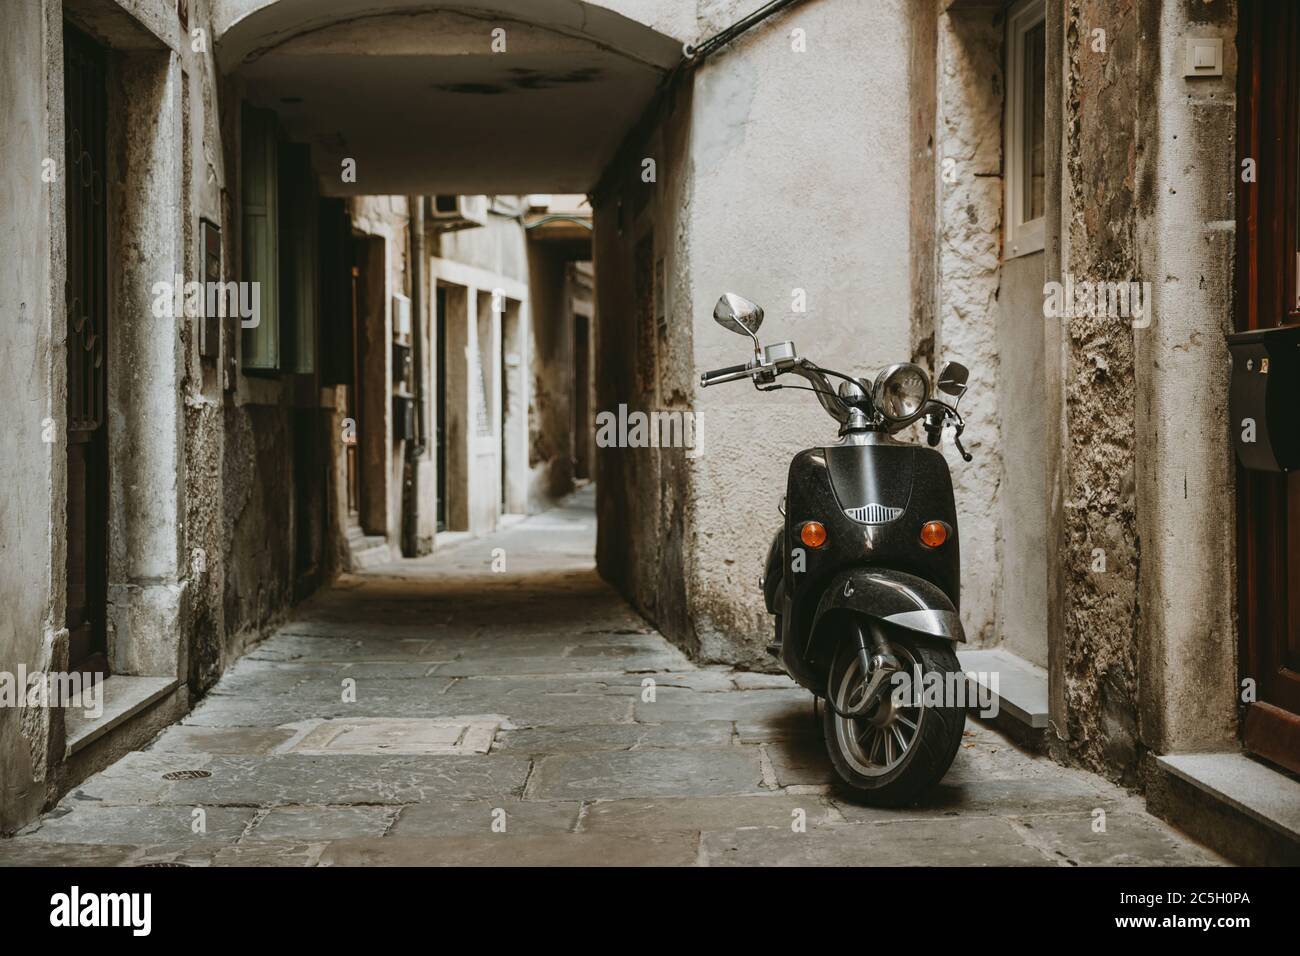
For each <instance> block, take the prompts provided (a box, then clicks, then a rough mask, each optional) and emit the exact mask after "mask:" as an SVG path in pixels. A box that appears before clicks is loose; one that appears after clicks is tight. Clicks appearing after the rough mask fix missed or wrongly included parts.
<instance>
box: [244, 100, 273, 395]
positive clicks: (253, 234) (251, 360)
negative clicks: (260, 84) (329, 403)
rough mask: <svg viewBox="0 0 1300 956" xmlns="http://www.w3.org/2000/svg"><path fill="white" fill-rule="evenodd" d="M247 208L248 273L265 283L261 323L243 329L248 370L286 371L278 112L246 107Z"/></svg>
mask: <svg viewBox="0 0 1300 956" xmlns="http://www.w3.org/2000/svg"><path fill="white" fill-rule="evenodd" d="M242 112H243V123H242V130H241V136H242V140H243V142H242V150H241V152H242V154H243V155H242V160H243V161H242V165H241V187H242V188H241V200H242V202H241V206H242V219H241V223H242V226H243V230H242V236H241V241H242V244H243V275H242V277H241V278H242V279H243V281H245V282H257V283H259V293H260V296H259V302H258V304H259V310H260V311H259V314H258V318H259V322H258V325H257V326H256V327H255V328H246V329H244V330H243V337H244V342H243V353H244V354H243V366H244V368H246V369H270V370H274V369H278V368H279V367H280V288H279V272H280V270H279V247H278V246H279V222H278V212H279V211H278V208H277V207H278V186H279V182H278V180H279V176H278V169H277V162H278V159H277V154H276V151H277V144H276V130H275V114H274V113H271V112H269V111H267V110H258V109H254V108H252V107H250V106H248V105H247V104H244V108H243V111H242Z"/></svg>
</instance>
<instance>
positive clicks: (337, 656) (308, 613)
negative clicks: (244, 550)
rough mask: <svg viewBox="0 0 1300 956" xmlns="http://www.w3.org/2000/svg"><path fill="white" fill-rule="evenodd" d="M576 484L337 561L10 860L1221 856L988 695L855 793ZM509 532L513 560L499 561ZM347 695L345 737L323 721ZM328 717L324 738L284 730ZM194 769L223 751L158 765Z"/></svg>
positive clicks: (524, 861) (762, 682) (939, 860)
mask: <svg viewBox="0 0 1300 956" xmlns="http://www.w3.org/2000/svg"><path fill="white" fill-rule="evenodd" d="M584 496H585V497H584ZM584 496H579V497H578V498H577V499H575V500H574V501H573V502H571V503H570V504H568V505H566V506H564V507H563V508H561V509H559V510H558V511H556V512H551V513H549V514H548V515H547V516H543V517H544V518H545V519H546V520H549V521H552V522H553V523H554V524H555V528H553V529H551V530H547V531H542V530H539V524H540V523H541V520H540V519H537V520H530V521H525V522H522V523H520V524H516V525H513V526H511V527H510V528H508V529H506V530H504V531H502V532H499V533H497V534H495V535H492V536H490V537H487V538H484V539H481V540H477V541H468V542H465V543H462V544H460V545H458V546H456V547H454V548H452V549H448V550H443V551H440V552H439V553H435V554H434V555H431V556H429V557H427V558H422V559H417V560H414V561H402V562H395V563H393V564H390V565H386V566H384V567H383V568H381V569H377V570H376V571H374V572H370V573H366V574H361V575H347V576H344V577H343V578H342V579H340V581H339V582H338V586H336V587H332V588H328V589H326V590H324V591H322V592H320V593H318V594H317V595H315V596H313V597H312V598H310V599H309V600H308V601H306V602H304V603H303V604H302V605H300V606H299V607H298V608H297V609H296V616H295V619H294V620H293V621H291V622H289V623H288V624H287V625H286V626H285V627H283V628H281V629H280V630H279V632H278V633H276V634H274V635H272V636H271V637H270V638H269V639H268V640H266V641H264V642H262V643H261V644H259V645H257V646H256V647H254V648H253V649H252V650H251V651H250V652H249V653H248V654H246V655H245V656H244V657H243V658H242V659H241V660H240V661H238V662H236V663H235V664H234V666H232V667H231V668H230V669H229V671H228V673H227V674H226V675H225V676H224V677H223V678H222V680H221V681H220V682H218V684H217V685H216V686H215V687H214V688H213V690H212V692H211V693H210V694H209V695H208V696H207V697H206V699H204V700H202V701H201V702H200V703H199V704H198V706H197V707H196V709H195V710H194V711H193V712H192V713H191V714H190V715H189V716H188V717H187V718H186V719H185V721H184V722H183V723H182V724H180V725H178V726H174V727H171V728H168V729H167V730H166V731H165V732H164V733H163V734H161V735H160V736H159V737H158V738H157V739H156V740H155V741H154V742H153V743H152V744H150V745H148V746H147V747H146V749H144V750H142V751H136V752H132V753H130V754H128V755H126V756H125V757H123V758H122V759H120V760H118V761H117V762H116V763H114V764H113V765H111V766H110V767H108V768H107V769H106V770H104V771H103V772H101V773H99V774H96V775H94V776H92V777H91V778H89V779H88V780H86V781H85V782H84V783H83V784H82V785H81V786H79V787H77V788H76V789H74V790H73V791H72V792H70V793H69V794H67V795H66V796H65V797H64V799H63V800H62V801H60V803H59V805H58V807H56V808H55V809H54V810H53V811H52V812H51V813H49V814H47V815H46V816H45V817H44V818H43V819H42V821H41V822H40V824H39V826H38V827H34V828H32V830H31V831H30V832H27V833H25V834H23V835H20V836H18V837H15V838H14V839H9V840H0V864H17V865H36V864H48V865H89V864H98V865H112V866H223V865H257V866H316V865H327V866H335V865H361V864H389V865H484V866H486V865H527V866H533V865H566V864H573V865H674V866H678V865H680V866H686V865H783V864H810V865H873V864H875V865H918V864H926V865H931V864H953V865H1025V864H1030V865H1051V866H1073V865H1079V866H1089V865H1127V864H1130V863H1153V864H1157V865H1165V866H1178V865H1185V864H1195V863H1206V862H1221V861H1220V860H1219V858H1218V857H1216V856H1215V855H1214V854H1212V853H1210V852H1209V851H1207V850H1205V849H1204V848H1202V847H1199V846H1197V845H1196V844H1194V843H1192V842H1191V841H1189V840H1187V839H1185V838H1184V837H1182V836H1181V835H1179V834H1178V833H1177V831H1175V830H1173V829H1172V828H1171V827H1169V826H1167V825H1166V824H1164V823H1163V822H1161V821H1159V820H1156V819H1155V818H1154V817H1151V816H1150V815H1148V814H1147V813H1145V810H1144V808H1143V805H1142V801H1141V798H1140V797H1137V796H1135V795H1134V794H1131V793H1129V792H1127V791H1125V790H1122V789H1120V788H1118V787H1115V786H1113V785H1111V784H1110V783H1108V782H1107V781H1105V780H1102V779H1101V778H1099V777H1096V776H1094V775H1091V774H1088V773H1085V772H1083V771H1081V770H1079V769H1073V768H1067V767H1062V766H1060V765H1059V764H1056V763H1053V762H1052V761H1051V760H1049V759H1047V758H1045V757H1039V756H1034V755H1031V754H1028V753H1025V752H1023V751H1021V750H1019V749H1018V748H1017V747H1015V746H1014V745H1013V744H1011V743H1009V742H1008V741H1007V740H1006V739H1005V738H1003V737H1002V736H1001V735H1000V734H998V733H997V732H995V731H993V730H991V729H989V728H987V727H984V726H983V725H980V724H977V723H973V722H968V724H967V729H966V732H965V735H964V736H963V740H962V745H961V748H960V749H959V751H958V754H957V758H956V760H955V762H954V764H953V767H952V769H951V771H950V772H949V774H948V775H947V777H946V778H945V779H944V780H943V782H942V783H941V784H940V785H939V786H938V787H936V788H935V790H934V791H933V792H931V793H929V794H927V795H926V796H925V797H924V798H923V799H922V800H921V801H919V802H918V804H917V805H915V806H912V807H907V808H902V809H885V808H875V807H869V806H866V805H864V804H863V803H862V801H861V799H860V797H859V796H858V795H856V794H855V793H853V792H852V791H849V790H848V789H847V788H845V787H843V786H842V785H841V784H839V783H838V782H836V781H835V778H834V774H833V771H832V770H831V768H830V764H829V760H828V759H827V757H826V755H825V751H824V747H823V744H822V742H821V737H820V733H821V732H820V728H819V726H818V724H817V723H816V722H815V720H814V719H813V708H812V705H811V701H812V697H811V695H809V694H808V693H806V692H805V691H803V690H800V689H798V688H796V687H794V686H793V684H792V682H791V681H789V680H788V679H787V678H785V677H784V676H780V675H773V674H761V673H751V672H735V671H732V670H730V669H728V668H724V667H703V668H700V667H694V666H692V665H691V664H690V663H689V661H687V660H686V659H685V657H684V656H683V655H682V654H681V652H680V651H679V650H678V649H676V648H674V647H672V646H671V645H670V644H668V642H667V641H665V640H664V639H663V638H662V637H661V636H660V635H658V634H657V633H655V632H654V631H653V629H652V628H650V627H649V626H648V625H647V624H646V623H645V622H644V621H642V620H641V619H640V618H639V617H638V616H637V615H636V614H635V613H634V612H633V611H632V610H631V609H630V608H629V607H628V606H627V605H626V604H624V603H623V602H622V601H621V599H619V598H618V596H617V595H616V594H614V592H613V591H611V590H610V589H609V588H608V587H607V586H606V585H605V584H604V582H602V581H601V580H600V579H599V578H598V576H597V575H596V574H595V571H594V569H593V568H592V563H591V558H590V554H591V548H592V534H593V529H594V516H593V514H592V503H591V500H590V499H591V496H590V493H589V492H588V493H584ZM539 542H544V543H545V545H546V547H547V551H546V552H545V553H541V552H540V551H537V550H536V548H537V545H538V543H539ZM498 546H500V547H504V548H505V549H506V551H507V554H508V556H509V559H508V566H509V568H510V573H507V574H493V573H492V572H491V571H490V570H489V568H490V564H489V562H490V555H491V550H492V548H494V547H498ZM530 549H532V550H530ZM647 677H648V678H650V679H651V680H652V681H653V687H654V694H653V697H654V700H653V701H651V700H648V699H644V697H645V696H646V695H645V693H644V692H645V687H644V682H645V680H646V678H647ZM349 679H350V681H352V682H355V685H354V686H355V690H356V700H355V702H347V701H344V699H343V695H342V690H343V686H344V681H345V680H349ZM489 715H490V716H491V720H489V721H486V722H485V723H483V724H482V725H481V726H480V725H479V724H473V725H472V726H473V727H474V728H478V729H477V730H476V731H475V733H476V734H477V736H476V737H475V738H474V740H473V746H472V747H462V746H461V744H462V743H463V742H464V741H465V740H468V736H467V735H468V734H469V732H470V728H471V724H470V723H469V721H470V719H471V718H475V717H478V718H483V717H486V716H489ZM353 720H356V721H359V722H358V723H357V724H356V725H355V726H356V727H357V728H358V731H357V733H356V734H354V735H352V736H351V737H350V738H348V735H343V736H339V735H337V734H335V733H334V731H335V730H337V729H338V728H339V727H340V726H342V724H332V723H321V722H322V721H329V722H333V721H353ZM321 728H324V729H321ZM431 728H432V729H431ZM313 729H314V730H315V732H316V733H317V738H316V739H315V740H314V741H313V742H311V749H312V751H313V752H310V753H294V752H290V751H291V748H292V747H293V746H294V745H295V743H298V744H301V743H303V742H304V741H306V739H307V735H309V734H310V733H311V732H313ZM462 731H463V732H462ZM453 736H455V740H452V737H453ZM340 742H341V743H342V744H344V745H345V746H342V747H341V749H342V750H344V751H347V750H352V751H357V752H352V753H347V752H338V751H339V749H340V748H337V747H334V744H335V743H340ZM385 744H388V745H390V747H389V748H386V747H385ZM395 744H396V745H397V746H398V747H399V749H400V748H406V749H422V751H423V752H421V753H419V754H399V753H395V752H391V750H392V745H395ZM458 748H460V749H459V750H458ZM385 749H389V750H390V752H388V753H382V752H381V751H383V750H385ZM444 749H446V750H450V751H452V755H443V754H441V753H440V751H441V750H444ZM183 770H192V771H202V772H204V773H206V774H209V776H199V777H197V778H196V779H181V780H166V779H164V778H163V774H165V773H168V772H172V771H183ZM196 808H198V809H202V810H203V811H204V813H205V814H206V832H204V833H201V834H195V833H193V832H192V829H191V823H192V820H193V811H194V810H195V809H196ZM1098 810H1102V811H1104V812H1105V820H1106V830H1105V832H1104V833H1098V832H1096V830H1095V829H1094V824H1095V821H1096V819H1097V814H1096V811H1098ZM501 813H504V817H501V815H500V814H501ZM501 820H504V824H505V832H497V831H498V830H500V825H499V823H500V821H501ZM494 822H497V823H498V826H497V827H495V828H494V827H493V823H494ZM792 824H798V826H792Z"/></svg>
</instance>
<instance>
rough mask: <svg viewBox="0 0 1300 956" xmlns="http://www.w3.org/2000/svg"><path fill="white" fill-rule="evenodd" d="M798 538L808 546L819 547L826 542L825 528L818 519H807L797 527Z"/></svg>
mask: <svg viewBox="0 0 1300 956" xmlns="http://www.w3.org/2000/svg"><path fill="white" fill-rule="evenodd" d="M799 540H800V541H802V542H803V543H804V544H806V545H808V547H810V548H820V547H821V546H822V545H824V544H825V543H826V529H825V528H824V527H823V526H822V523H821V522H820V521H808V522H805V523H804V526H803V527H802V528H800V529H799Z"/></svg>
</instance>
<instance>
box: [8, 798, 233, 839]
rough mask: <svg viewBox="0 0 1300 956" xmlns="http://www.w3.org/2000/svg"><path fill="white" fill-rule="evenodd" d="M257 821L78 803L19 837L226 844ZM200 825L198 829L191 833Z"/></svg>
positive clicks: (219, 812)
mask: <svg viewBox="0 0 1300 956" xmlns="http://www.w3.org/2000/svg"><path fill="white" fill-rule="evenodd" d="M195 810H201V811H202V816H201V817H196V814H195V812H194V811H195ZM256 817H257V811H256V810H252V809H245V808H230V807H221V806H205V807H199V806H179V807H178V806H170V805H169V806H104V805H99V804H95V803H91V802H82V803H80V804H77V805H73V806H68V805H60V806H59V808H58V809H57V810H55V811H53V812H51V813H47V814H46V815H45V816H43V817H41V819H40V820H39V821H38V822H37V823H35V824H33V825H32V826H30V827H28V828H26V829H25V830H23V831H21V832H20V833H19V835H18V836H19V838H20V839H29V840H37V841H43V842H54V843H86V844H93V843H100V844H127V843H140V842H144V843H178V844H193V845H198V844H204V843H216V844H230V843H235V842H236V841H238V840H239V838H240V837H242V836H243V835H244V831H245V830H247V829H248V827H249V826H250V825H251V824H252V823H253V821H254V820H255V819H256ZM200 822H201V825H202V830H200V831H199V832H195V825H196V823H200ZM0 846H3V843H0Z"/></svg>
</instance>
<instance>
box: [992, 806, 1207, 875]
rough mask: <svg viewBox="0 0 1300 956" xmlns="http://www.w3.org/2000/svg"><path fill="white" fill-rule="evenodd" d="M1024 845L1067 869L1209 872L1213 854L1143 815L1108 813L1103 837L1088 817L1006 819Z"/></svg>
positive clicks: (1064, 815)
mask: <svg viewBox="0 0 1300 956" xmlns="http://www.w3.org/2000/svg"><path fill="white" fill-rule="evenodd" d="M1011 822H1012V823H1013V824H1014V825H1015V826H1016V827H1017V828H1018V829H1020V831H1021V833H1022V836H1023V837H1024V839H1025V841H1026V842H1027V843H1031V844H1033V845H1035V846H1037V847H1039V848H1040V849H1041V850H1042V852H1043V853H1045V854H1047V855H1048V856H1049V857H1054V858H1057V859H1059V860H1060V861H1062V862H1063V863H1065V864H1068V865H1069V866H1215V865H1222V863H1223V862H1224V861H1222V860H1220V859H1219V858H1218V857H1217V856H1216V855H1215V854H1213V853H1211V852H1209V851H1208V850H1206V849H1205V848H1204V847H1201V846H1200V845H1198V844H1196V843H1194V842H1192V841H1191V840H1188V839H1187V838H1185V837H1183V836H1181V835H1180V834H1178V833H1177V832H1176V831H1173V830H1171V829H1170V828H1169V827H1167V826H1164V825H1163V824H1161V823H1160V822H1158V821H1156V820H1154V819H1153V818H1152V817H1150V816H1148V815H1147V814H1145V813H1132V812H1124V811H1119V812H1114V811H1108V812H1107V813H1106V816H1105V821H1104V822H1105V826H1106V829H1105V832H1099V831H1098V830H1097V829H1096V827H1097V824H1098V820H1097V818H1096V817H1095V816H1094V815H1093V814H1092V813H1091V812H1079V813H1069V814H1045V815H1040V816H1021V817H1013V818H1011Z"/></svg>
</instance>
